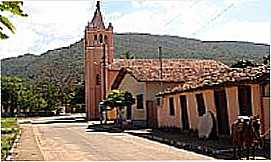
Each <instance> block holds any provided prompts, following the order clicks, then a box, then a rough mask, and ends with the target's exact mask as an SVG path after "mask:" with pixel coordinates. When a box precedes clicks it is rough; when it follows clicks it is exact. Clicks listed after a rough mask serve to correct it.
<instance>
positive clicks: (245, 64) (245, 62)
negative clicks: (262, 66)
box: [231, 59, 256, 68]
mask: <svg viewBox="0 0 271 162" xmlns="http://www.w3.org/2000/svg"><path fill="white" fill-rule="evenodd" d="M249 66H250V67H255V66H256V65H255V64H254V63H252V62H251V61H249V60H244V59H242V60H239V61H238V62H237V63H235V64H233V65H232V66H231V67H232V68H246V67H249Z"/></svg>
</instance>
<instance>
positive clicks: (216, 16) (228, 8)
mask: <svg viewBox="0 0 271 162" xmlns="http://www.w3.org/2000/svg"><path fill="white" fill-rule="evenodd" d="M234 5H235V4H234V3H232V4H230V5H229V6H227V7H226V8H224V9H223V10H222V11H221V12H220V13H218V14H217V15H215V16H214V17H213V18H211V19H210V20H209V21H208V22H207V23H206V24H205V25H203V26H202V27H201V29H199V30H197V31H196V32H193V33H192V34H191V36H190V37H192V36H193V37H194V36H195V35H196V34H198V33H200V32H201V31H202V30H203V29H205V28H207V27H208V26H209V25H210V24H211V23H213V22H214V21H216V20H217V19H218V18H220V17H221V16H223V14H225V13H226V12H227V11H229V10H230V9H231V8H232V7H234Z"/></svg>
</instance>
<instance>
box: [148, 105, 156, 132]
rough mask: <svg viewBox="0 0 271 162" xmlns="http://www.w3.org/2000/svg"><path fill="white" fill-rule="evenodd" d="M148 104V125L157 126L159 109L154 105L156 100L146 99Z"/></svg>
mask: <svg viewBox="0 0 271 162" xmlns="http://www.w3.org/2000/svg"><path fill="white" fill-rule="evenodd" d="M146 106H147V127H149V128H157V125H158V121H157V110H156V107H155V106H154V101H146Z"/></svg>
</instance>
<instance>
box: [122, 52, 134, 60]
mask: <svg viewBox="0 0 271 162" xmlns="http://www.w3.org/2000/svg"><path fill="white" fill-rule="evenodd" d="M121 57H122V58H124V59H127V60H128V59H134V58H135V56H134V55H132V54H131V53H130V51H126V52H124V53H123V54H122V55H121Z"/></svg>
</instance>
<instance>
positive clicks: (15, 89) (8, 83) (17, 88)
mask: <svg viewBox="0 0 271 162" xmlns="http://www.w3.org/2000/svg"><path fill="white" fill-rule="evenodd" d="M22 89H23V79H21V78H19V77H9V76H2V77H1V101H2V107H3V108H4V109H5V110H6V111H7V109H9V111H10V112H11V115H14V109H17V108H18V105H19V102H18V99H19V95H20V93H21V91H22Z"/></svg>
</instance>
